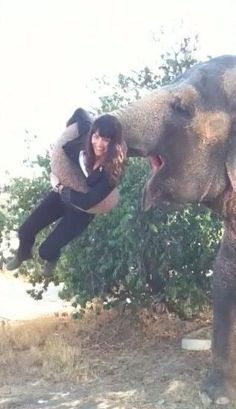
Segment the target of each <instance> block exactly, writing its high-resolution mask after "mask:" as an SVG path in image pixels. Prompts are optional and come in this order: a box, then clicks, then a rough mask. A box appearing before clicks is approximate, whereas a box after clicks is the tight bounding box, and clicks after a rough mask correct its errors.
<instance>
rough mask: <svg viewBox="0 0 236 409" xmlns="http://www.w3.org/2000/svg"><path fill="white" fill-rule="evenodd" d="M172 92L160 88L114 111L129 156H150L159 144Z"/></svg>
mask: <svg viewBox="0 0 236 409" xmlns="http://www.w3.org/2000/svg"><path fill="white" fill-rule="evenodd" d="M169 98H170V93H168V92H167V91H166V90H158V91H154V92H152V93H150V94H149V95H146V96H145V97H144V98H142V100H138V101H136V102H134V103H132V104H130V105H129V106H126V107H125V108H124V109H120V110H118V111H114V112H113V115H115V116H116V117H117V118H118V119H119V120H120V122H121V125H122V133H123V137H124V139H125V141H126V143H127V146H128V154H129V156H148V155H149V154H150V153H151V152H152V151H153V150H155V147H156V146H157V144H158V141H159V138H158V135H161V133H162V127H163V117H166V115H167V113H168V111H167V110H166V107H168V104H167V103H166V102H167V101H168V99H169Z"/></svg>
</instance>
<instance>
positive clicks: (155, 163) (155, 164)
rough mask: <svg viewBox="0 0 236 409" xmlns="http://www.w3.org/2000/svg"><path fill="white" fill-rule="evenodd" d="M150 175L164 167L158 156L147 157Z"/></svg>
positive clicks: (161, 159) (162, 160)
mask: <svg viewBox="0 0 236 409" xmlns="http://www.w3.org/2000/svg"><path fill="white" fill-rule="evenodd" d="M148 159H149V162H150V165H151V168H152V173H153V174H156V173H157V172H159V170H160V169H161V168H162V167H163V166H164V159H163V158H162V156H160V155H149V156H148Z"/></svg>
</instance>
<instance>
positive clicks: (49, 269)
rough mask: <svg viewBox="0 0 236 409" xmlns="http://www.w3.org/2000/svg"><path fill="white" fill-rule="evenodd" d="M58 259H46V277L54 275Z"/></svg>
mask: <svg viewBox="0 0 236 409" xmlns="http://www.w3.org/2000/svg"><path fill="white" fill-rule="evenodd" d="M57 261H58V258H57V259H56V260H53V261H47V260H46V261H45V262H44V267H43V274H44V275H45V276H46V277H53V272H54V270H55V268H56V265H57Z"/></svg>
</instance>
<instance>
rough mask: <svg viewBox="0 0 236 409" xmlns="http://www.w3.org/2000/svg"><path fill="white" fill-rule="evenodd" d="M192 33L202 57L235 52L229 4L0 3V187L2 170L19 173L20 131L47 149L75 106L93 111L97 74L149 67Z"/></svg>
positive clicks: (125, 0)
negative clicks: (158, 38) (160, 35)
mask: <svg viewBox="0 0 236 409" xmlns="http://www.w3.org/2000/svg"><path fill="white" fill-rule="evenodd" d="M181 22H182V29H181V30H180V29H179V27H180V24H181ZM161 28H163V30H164V32H165V36H164V38H163V41H162V42H161V43H160V44H156V43H154V42H153V40H152V38H153V33H155V34H156V35H158V33H159V32H160V29H161ZM195 34H199V40H200V49H199V52H200V55H201V56H204V58H205V56H207V55H212V56H216V55H220V54H236V2H235V0H224V1H222V0H218V2H216V0H197V1H196V0H178V1H176V0H164V1H163V0H162V1H158V0H139V1H137V2H135V1H133V0H119V1H118V0H117V1H114V0H94V1H92V0H0V56H1V64H0V107H1V109H0V135H1V136H0V137H1V150H0V184H2V183H3V181H4V177H3V175H4V171H5V170H6V169H9V170H10V171H11V172H12V173H13V174H15V175H19V174H23V167H22V159H23V158H24V156H25V155H26V144H25V142H24V138H25V131H24V130H25V129H28V130H29V132H30V133H32V134H37V135H38V140H39V142H37V143H35V150H42V149H43V148H46V147H47V146H49V144H50V143H53V141H55V140H56V138H57V137H58V136H59V135H60V133H61V132H62V131H63V128H64V124H65V121H66V120H67V119H68V116H70V114H71V113H72V112H73V110H74V109H75V108H77V107H78V106H82V107H85V108H90V107H91V106H92V107H94V106H96V101H97V96H96V95H94V93H93V79H94V78H95V77H101V76H102V75H104V74H106V75H112V76H115V75H117V74H118V73H119V72H126V73H127V72H129V71H130V70H132V69H139V68H142V67H143V66H144V65H151V64H152V63H153V62H154V61H157V60H158V55H160V53H161V52H165V50H166V48H167V47H168V46H171V45H173V44H174V43H175V41H176V40H178V37H183V35H195Z"/></svg>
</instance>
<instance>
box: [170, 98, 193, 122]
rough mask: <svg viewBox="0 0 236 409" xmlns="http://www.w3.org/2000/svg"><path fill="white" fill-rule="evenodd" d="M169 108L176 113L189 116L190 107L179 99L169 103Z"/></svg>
mask: <svg viewBox="0 0 236 409" xmlns="http://www.w3.org/2000/svg"><path fill="white" fill-rule="evenodd" d="M171 108H172V109H173V111H174V112H175V113H176V114H179V115H182V116H183V117H185V118H189V117H190V116H191V112H190V109H189V108H188V107H187V106H186V105H183V104H182V103H181V100H179V99H178V100H177V101H174V102H172V103H171Z"/></svg>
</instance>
